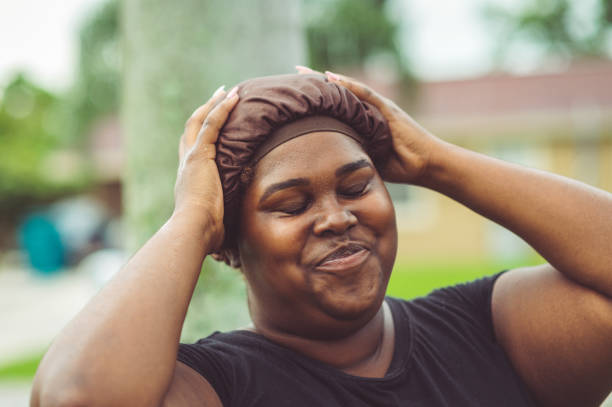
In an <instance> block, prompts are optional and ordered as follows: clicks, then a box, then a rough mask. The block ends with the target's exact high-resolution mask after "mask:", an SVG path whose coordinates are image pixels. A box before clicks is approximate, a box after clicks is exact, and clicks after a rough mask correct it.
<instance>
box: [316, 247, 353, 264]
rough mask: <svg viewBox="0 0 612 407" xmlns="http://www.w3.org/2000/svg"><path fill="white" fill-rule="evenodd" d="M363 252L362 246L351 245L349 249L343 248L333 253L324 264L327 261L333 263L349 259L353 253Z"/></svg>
mask: <svg viewBox="0 0 612 407" xmlns="http://www.w3.org/2000/svg"><path fill="white" fill-rule="evenodd" d="M360 250H362V248H361V247H360V246H357V245H350V246H348V247H343V248H342V249H340V250H338V251H336V252H334V253H332V254H331V255H330V256H328V257H327V258H326V259H325V260H324V262H327V261H332V260H336V259H339V258H342V257H347V256H350V255H351V254H353V253H357V252H358V251H360Z"/></svg>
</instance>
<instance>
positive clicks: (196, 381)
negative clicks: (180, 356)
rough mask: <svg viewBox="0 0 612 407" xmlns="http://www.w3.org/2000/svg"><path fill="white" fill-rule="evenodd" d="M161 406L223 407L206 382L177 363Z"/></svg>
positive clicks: (194, 372) (183, 365)
mask: <svg viewBox="0 0 612 407" xmlns="http://www.w3.org/2000/svg"><path fill="white" fill-rule="evenodd" d="M161 405H162V406H163V407H181V406H190V407H191V406H204V407H222V406H223V405H222V404H221V400H220V399H219V396H217V393H216V392H215V390H214V389H213V387H212V386H211V384H210V383H209V382H208V380H206V379H205V378H204V377H202V375H200V374H199V373H198V372H196V371H195V370H193V369H192V368H190V367H189V366H187V365H186V364H184V363H181V362H178V361H177V362H176V367H175V368H174V374H173V376H172V381H171V382H170V387H169V388H168V391H167V392H166V395H165V397H164V400H163V402H162V403H161Z"/></svg>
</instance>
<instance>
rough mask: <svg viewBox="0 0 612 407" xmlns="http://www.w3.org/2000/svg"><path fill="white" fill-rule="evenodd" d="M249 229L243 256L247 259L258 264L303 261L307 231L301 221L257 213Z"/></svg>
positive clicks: (246, 232)
mask: <svg viewBox="0 0 612 407" xmlns="http://www.w3.org/2000/svg"><path fill="white" fill-rule="evenodd" d="M245 226H246V227H245V228H244V230H243V237H244V239H243V240H242V244H241V253H244V255H246V257H248V258H250V259H252V260H255V261H256V263H258V264H263V263H265V264H271V263H283V262H286V261H292V262H295V261H298V260H299V253H300V250H301V248H302V246H303V242H304V240H305V236H304V233H305V230H306V228H304V227H302V225H300V224H299V222H296V221H288V220H286V219H279V218H273V217H272V216H270V215H269V214H257V215H255V216H253V217H252V220H251V221H250V222H248V224H247V225H245ZM243 251H244V252H243Z"/></svg>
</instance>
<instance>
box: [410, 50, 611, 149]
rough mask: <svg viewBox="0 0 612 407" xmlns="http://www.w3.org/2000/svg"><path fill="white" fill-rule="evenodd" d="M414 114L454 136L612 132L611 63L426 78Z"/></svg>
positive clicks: (568, 134)
mask: <svg viewBox="0 0 612 407" xmlns="http://www.w3.org/2000/svg"><path fill="white" fill-rule="evenodd" d="M417 92H418V94H417V103H416V105H415V111H414V112H413V114H414V116H415V117H416V118H417V120H419V121H421V122H423V124H425V125H426V127H430V128H432V130H438V131H444V132H445V134H448V135H449V137H450V138H453V137H457V136H458V137H461V136H467V134H468V132H469V133H470V134H472V136H476V135H478V134H480V132H483V133H486V134H488V135H496V134H516V133H517V132H520V133H522V134H533V135H535V134H538V135H540V136H546V135H548V136H555V137H560V136H570V137H576V136H579V137H584V136H585V135H591V136H593V134H600V133H601V134H609V133H611V132H612V119H611V118H612V61H609V60H598V61H583V62H580V63H575V64H572V65H570V66H568V67H567V68H566V69H564V70H560V71H557V72H546V73H543V72H541V73H533V74H529V75H520V76H519V75H510V74H490V75H486V76H482V77H478V78H473V79H464V80H455V81H439V82H423V83H421V84H420V85H419V87H418V91H417Z"/></svg>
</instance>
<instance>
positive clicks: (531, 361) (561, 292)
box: [492, 265, 612, 406]
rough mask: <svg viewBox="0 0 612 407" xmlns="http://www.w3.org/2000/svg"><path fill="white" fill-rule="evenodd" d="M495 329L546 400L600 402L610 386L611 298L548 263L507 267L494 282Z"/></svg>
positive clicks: (530, 383)
mask: <svg viewBox="0 0 612 407" xmlns="http://www.w3.org/2000/svg"><path fill="white" fill-rule="evenodd" d="M492 313H493V324H494V327H495V334H496V336H497V339H498V341H499V342H500V343H501V345H502V346H503V348H504V349H505V351H506V353H507V354H508V356H509V358H510V360H511V362H512V364H513V365H514V367H515V369H516V370H517V372H518V373H519V375H520V376H521V377H522V378H523V380H524V381H525V382H526V384H527V386H528V387H529V388H530V389H531V391H532V392H533V394H534V396H535V397H536V398H537V399H538V400H539V401H540V402H543V403H544V404H545V405H555V406H565V405H567V406H577V405H580V406H588V405H594V406H596V405H599V403H601V402H602V401H603V399H605V398H606V396H607V395H608V394H609V393H610V391H612V299H610V298H608V297H606V296H603V295H601V294H599V293H597V292H595V291H593V290H591V289H588V288H586V287H584V286H582V285H579V284H577V283H575V282H573V281H571V280H569V279H568V278H566V277H564V276H563V275H562V274H561V273H559V272H558V271H557V270H555V269H554V268H553V267H552V266H550V265H542V266H537V267H530V268H523V269H516V270H511V271H509V272H507V273H505V274H503V275H502V276H501V277H500V278H499V279H498V280H497V282H496V284H495V287H494V290H493V300H492Z"/></svg>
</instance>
